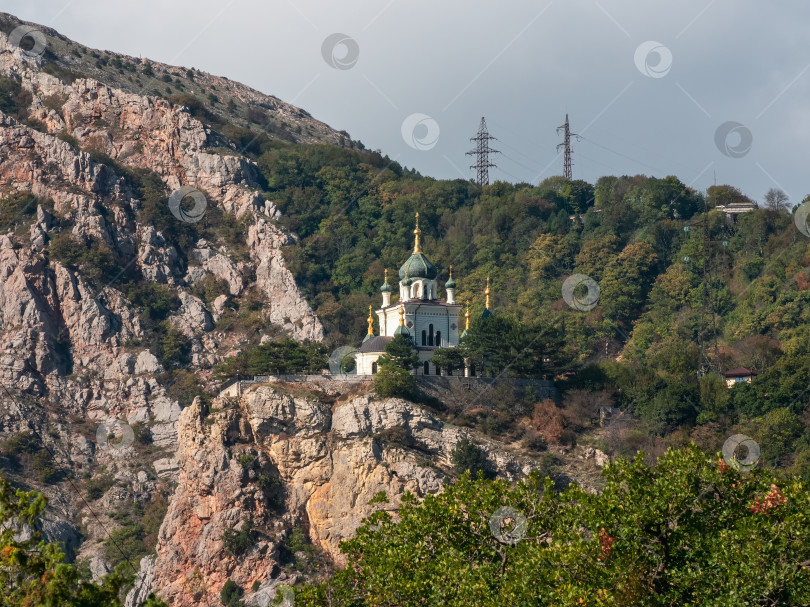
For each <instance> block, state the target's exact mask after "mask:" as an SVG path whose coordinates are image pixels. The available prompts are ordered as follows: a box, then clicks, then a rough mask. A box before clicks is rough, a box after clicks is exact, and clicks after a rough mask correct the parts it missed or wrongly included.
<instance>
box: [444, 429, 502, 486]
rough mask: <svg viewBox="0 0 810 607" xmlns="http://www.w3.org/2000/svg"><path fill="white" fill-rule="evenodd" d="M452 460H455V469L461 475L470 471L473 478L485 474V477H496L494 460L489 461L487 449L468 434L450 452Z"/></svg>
mask: <svg viewBox="0 0 810 607" xmlns="http://www.w3.org/2000/svg"><path fill="white" fill-rule="evenodd" d="M450 461H452V462H453V471H454V472H455V473H456V474H458V475H459V476H460V475H462V474H464V473H465V472H468V473H469V474H470V475H472V477H473V478H477V477H478V475H479V474H480V475H483V476H484V478H494V477H495V473H494V471H493V469H492V462H490V461H489V458H488V457H487V454H486V451H484V450H483V449H482V448H481V447H479V446H478V445H476V444H475V443H474V442H472V441H471V440H470V439H468V438H467V437H466V436H465V437H462V438H461V439H460V440H459V441H458V442H457V443H456V446H455V447H453V450H452V451H451V452H450Z"/></svg>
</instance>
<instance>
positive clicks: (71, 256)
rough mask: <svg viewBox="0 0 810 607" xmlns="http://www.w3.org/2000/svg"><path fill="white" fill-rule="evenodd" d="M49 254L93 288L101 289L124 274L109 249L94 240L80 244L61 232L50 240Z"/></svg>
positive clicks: (74, 238) (89, 239)
mask: <svg viewBox="0 0 810 607" xmlns="http://www.w3.org/2000/svg"><path fill="white" fill-rule="evenodd" d="M50 253H51V256H52V257H53V258H55V259H57V260H59V261H60V262H61V263H62V265H63V266H65V267H66V268H69V269H70V270H73V271H74V272H78V273H80V274H81V275H82V276H83V277H84V278H85V279H86V280H87V281H88V282H90V283H91V284H92V285H93V286H95V287H102V286H104V285H106V284H108V283H110V282H112V281H113V280H115V279H117V278H119V277H121V276H122V274H123V273H124V268H123V267H121V265H120V264H119V263H118V261H117V260H116V258H115V255H114V254H113V252H112V251H111V250H110V248H109V247H108V246H107V245H106V244H104V243H101V242H98V241H97V240H96V239H94V238H88V240H87V241H86V242H82V241H80V240H79V239H77V238H76V237H74V236H73V235H72V234H70V233H68V232H62V233H60V234H57V235H55V236H53V237H52V238H51V242H50Z"/></svg>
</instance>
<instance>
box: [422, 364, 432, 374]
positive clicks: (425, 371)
mask: <svg viewBox="0 0 810 607" xmlns="http://www.w3.org/2000/svg"><path fill="white" fill-rule="evenodd" d="M423 369H424V373H425V375H430V363H429V362H428V361H425V364H424V365H423Z"/></svg>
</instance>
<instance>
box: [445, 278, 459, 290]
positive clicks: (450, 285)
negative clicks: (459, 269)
mask: <svg viewBox="0 0 810 607" xmlns="http://www.w3.org/2000/svg"><path fill="white" fill-rule="evenodd" d="M444 288H445V289H455V288H456V281H455V280H453V277H452V276H451V277H450V280H448V281H447V282H446V283H444Z"/></svg>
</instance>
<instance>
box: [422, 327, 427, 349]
mask: <svg viewBox="0 0 810 607" xmlns="http://www.w3.org/2000/svg"><path fill="white" fill-rule="evenodd" d="M422 345H423V346H426V345H427V332H426V331H425V330H424V329H422Z"/></svg>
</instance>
